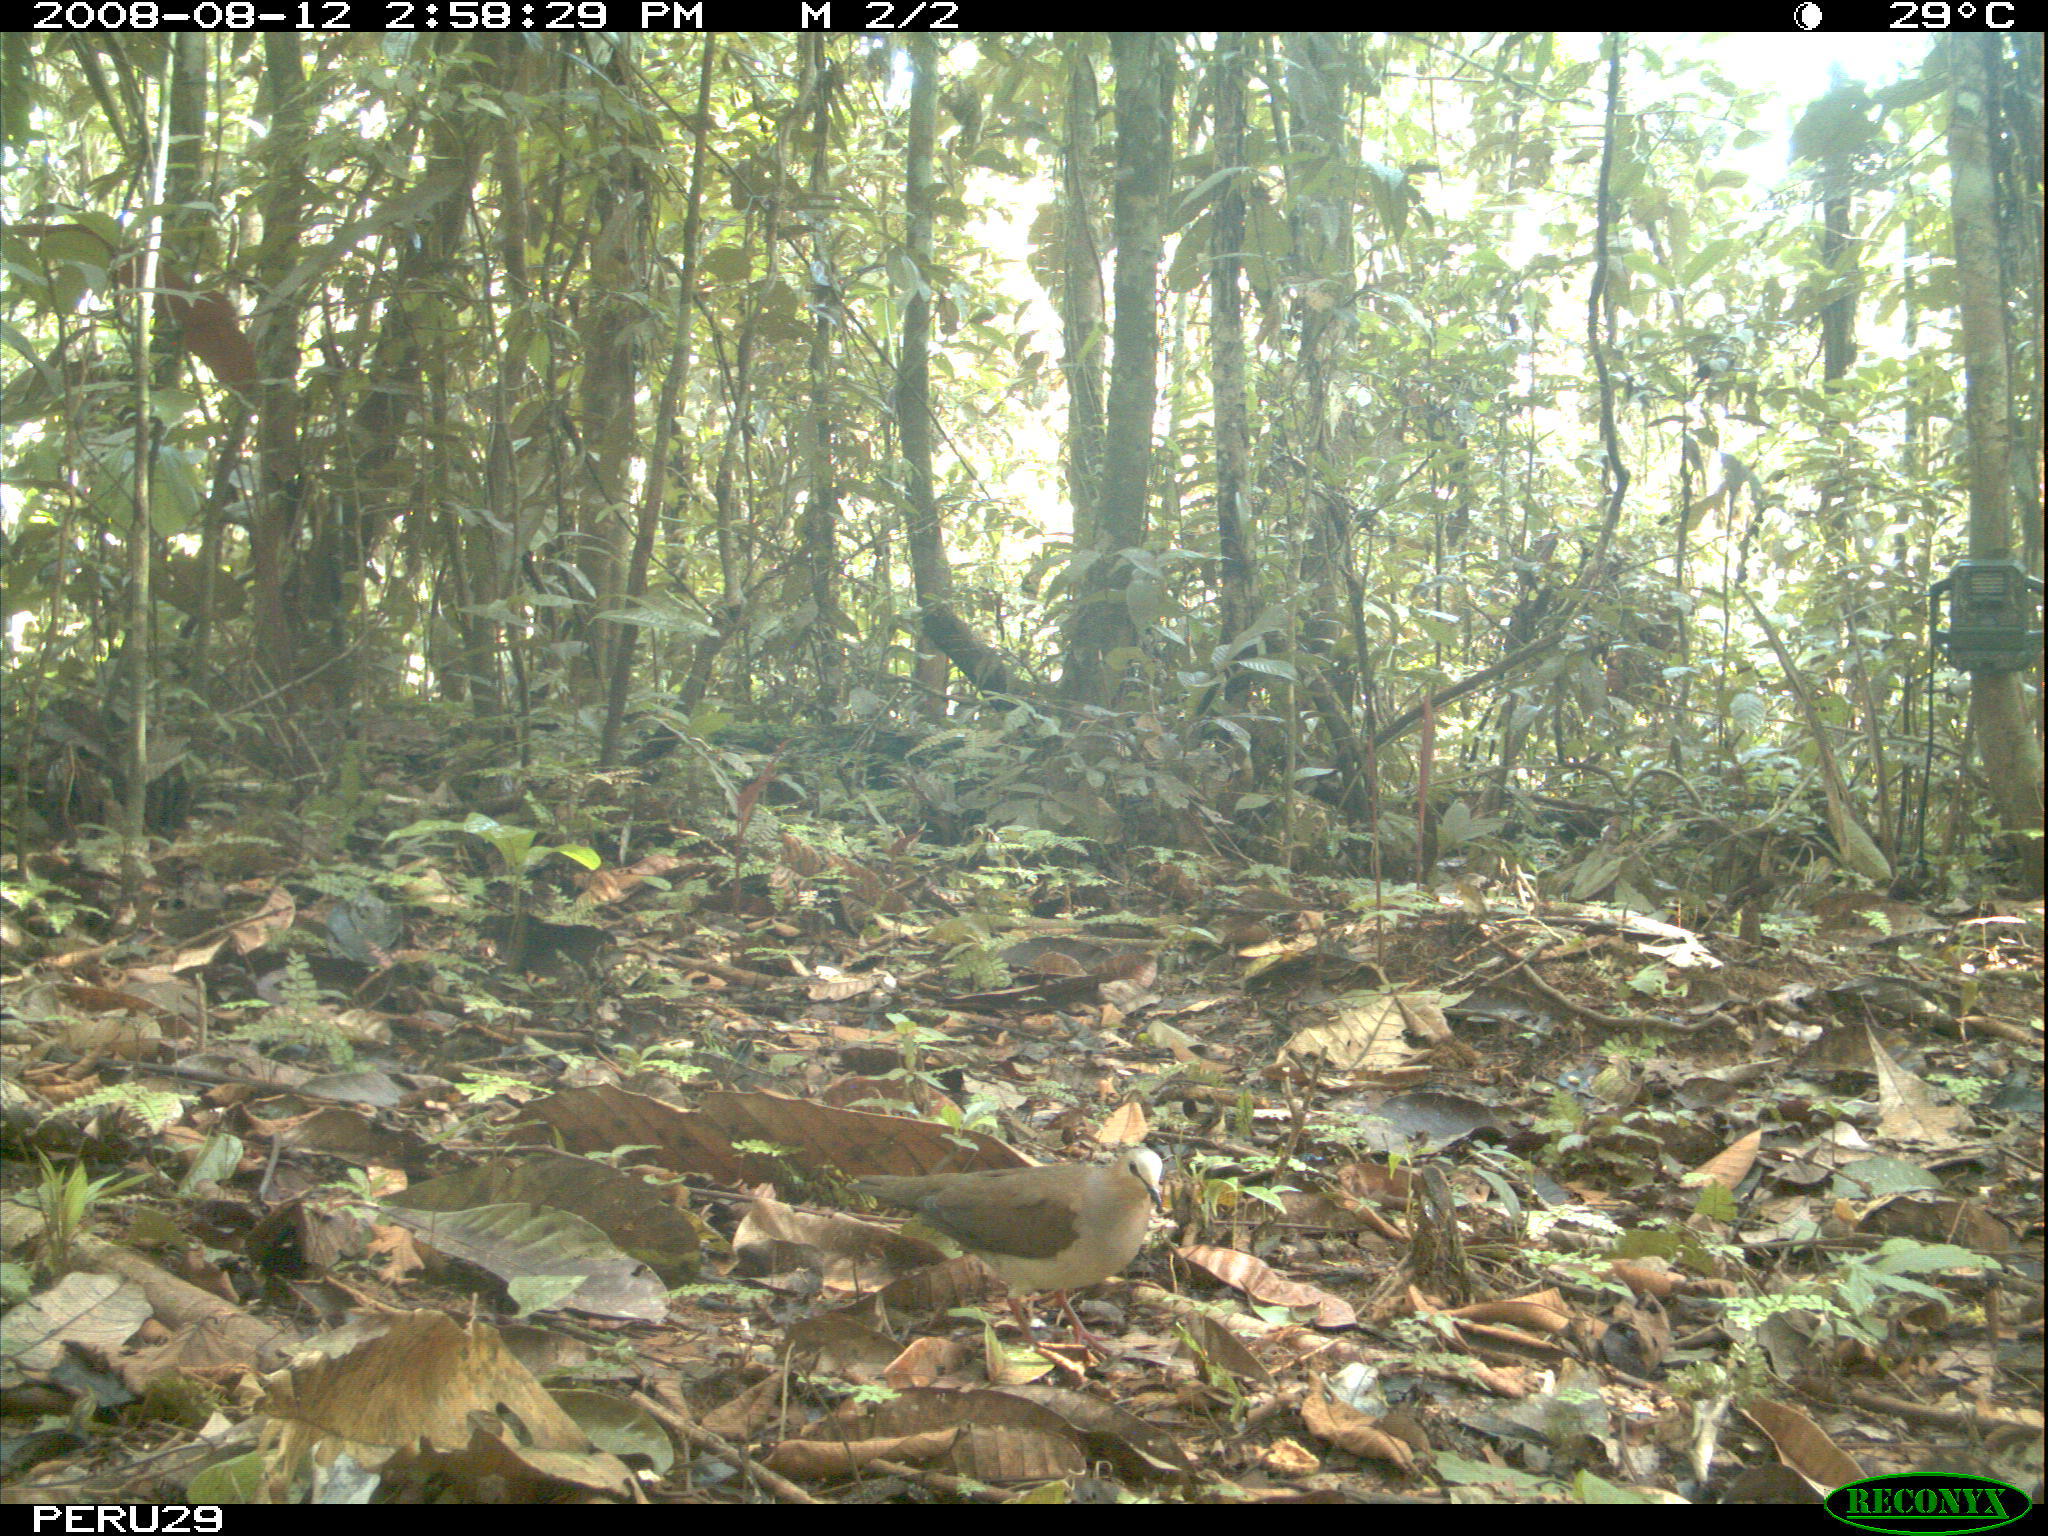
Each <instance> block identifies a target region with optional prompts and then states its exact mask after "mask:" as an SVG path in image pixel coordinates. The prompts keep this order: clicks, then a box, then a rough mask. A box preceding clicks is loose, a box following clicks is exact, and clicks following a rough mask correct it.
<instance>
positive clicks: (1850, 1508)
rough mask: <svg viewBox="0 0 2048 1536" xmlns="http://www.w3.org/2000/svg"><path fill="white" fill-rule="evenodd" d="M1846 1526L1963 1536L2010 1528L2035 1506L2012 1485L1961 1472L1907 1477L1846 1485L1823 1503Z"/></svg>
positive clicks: (1911, 1534) (1910, 1534)
mask: <svg viewBox="0 0 2048 1536" xmlns="http://www.w3.org/2000/svg"><path fill="white" fill-rule="evenodd" d="M1824 1502H1825V1503H1826V1505H1827V1511H1828V1513H1829V1514H1831V1515H1833V1516H1834V1517H1835V1518H1836V1519H1837V1520H1840V1521H1841V1522H1843V1523H1844V1524H1845V1525H1853V1526H1856V1527H1858V1528H1860V1529H1862V1530H1866V1531H1886V1532H1900V1533H1905V1536H1923V1533H1926V1532H1939V1533H1941V1536H1961V1533H1962V1532H1964V1531H1994V1530H1996V1529H1998V1527H1999V1526H2001V1525H2010V1524H2012V1522H2013V1521H2015V1520H2017V1519H2019V1518H2020V1516H2022V1515H2024V1514H2025V1513H2026V1512H2027V1511H2028V1510H2029V1509H2031V1508H2032V1507H2033V1504H2032V1501H2031V1500H2029V1499H2028V1498H2027V1496H2026V1495H2025V1494H2024V1493H2021V1492H2020V1491H2019V1489H2017V1488H2015V1487H2013V1486H2012V1484H2010V1483H1999V1482H1993V1481H1992V1480H1991V1479H1990V1478H1988V1477H1967V1476H1965V1475H1963V1474H1962V1473H1949V1472H1908V1473H1902V1474H1900V1475H1898V1476H1896V1477H1866V1478H1864V1479H1863V1480H1862V1481H1861V1482H1857V1483H1844V1484H1843V1485H1842V1486H1841V1487H1839V1488H1837V1489H1836V1490H1835V1491H1834V1492H1833V1493H1831V1494H1829V1495H1828V1496H1827V1499H1826V1500H1825V1501H1824Z"/></svg>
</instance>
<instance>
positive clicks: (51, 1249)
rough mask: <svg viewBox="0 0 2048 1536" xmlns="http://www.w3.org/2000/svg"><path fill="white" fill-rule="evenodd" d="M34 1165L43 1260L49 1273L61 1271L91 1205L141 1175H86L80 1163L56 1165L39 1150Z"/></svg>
mask: <svg viewBox="0 0 2048 1536" xmlns="http://www.w3.org/2000/svg"><path fill="white" fill-rule="evenodd" d="M36 1166H37V1169H38V1174H37V1179H36V1187H35V1191H34V1195H35V1202H36V1207H37V1209H39V1210H40V1211H41V1212H42V1213H43V1240H44V1249H43V1260H44V1264H45V1266H46V1267H47V1268H48V1269H49V1270H50V1271H51V1272H53V1273H56V1274H62V1273H63V1272H65V1271H66V1270H68V1269H69V1268H70V1267H71V1250H72V1248H73V1246H74V1245H75V1244H76V1243H77V1241H78V1234H79V1233H81V1232H83V1231H84V1230H85V1224H86V1222H87V1221H88V1220H90V1219H91V1216H92V1213H93V1210H94V1208H95V1207H97V1206H98V1205H99V1204H100V1202H101V1201H103V1200H107V1199H110V1198H112V1197H113V1196H115V1195H119V1194H122V1193H124V1192H126V1191H127V1190H131V1189H133V1188H135V1187H136V1186H137V1185H139V1184H141V1183H142V1182H143V1179H144V1176H143V1175H142V1174H114V1173H109V1174H103V1175H101V1176H100V1177H99V1178H96V1179H95V1178H90V1177H88V1176H87V1174H86V1171H85V1164H84V1163H82V1162H77V1163H73V1164H72V1165H71V1166H70V1167H69V1168H60V1167H59V1166H58V1165H57V1164H55V1163H53V1162H51V1161H50V1160H49V1159H48V1158H47V1157H45V1156H43V1154H42V1153H40V1152H38V1153H37V1154H36Z"/></svg>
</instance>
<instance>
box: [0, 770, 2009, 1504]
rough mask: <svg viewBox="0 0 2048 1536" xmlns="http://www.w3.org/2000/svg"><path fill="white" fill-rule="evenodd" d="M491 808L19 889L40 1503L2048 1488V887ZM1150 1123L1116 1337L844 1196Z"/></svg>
mask: <svg viewBox="0 0 2048 1536" xmlns="http://www.w3.org/2000/svg"><path fill="white" fill-rule="evenodd" d="M423 814H424V815H425V816H426V817H427V818H428V819H424V820H422V819H420V818H421V816H422V815H423ZM441 814H442V809H441V808H438V807H436V806H434V805H432V804H429V803H427V802H426V801H425V799H424V797H421V798H419V799H415V800H414V801H413V802H412V803H411V804H410V806H407V805H405V804H403V803H402V800H400V801H394V803H393V805H392V807H390V808H388V809H386V810H384V811H382V812H380V813H379V814H377V815H374V816H370V817H367V818H364V817H355V818H353V819H351V820H348V821H347V823H346V824H345V825H344V824H343V823H342V822H337V821H333V820H330V821H329V822H327V823H325V824H316V822H315V820H313V819H300V818H296V817H291V816H285V815H283V814H281V813H263V814H257V813H248V814H243V815H239V816H228V817H224V818H220V819H217V820H216V821H215V822H214V823H213V824H211V825H209V826H206V827H204V828H201V827H198V826H196V825H195V826H193V827H188V828H187V829H185V830H184V831H183V832H182V833H181V835H180V836H179V837H178V838H177V839H176V840H174V841H170V842H168V843H162V844H159V845H157V846H156V847H154V848H153V849H152V851H151V854H150V857H149V861H148V867H147V870H146V873H145V874H144V875H143V876H142V878H140V879H139V880H130V881H126V882H124V881H123V880H122V879H121V878H120V861H119V858H118V856H117V854H116V852H115V850H114V848H113V845H112V844H111V843H110V842H108V841H106V840H101V841H99V842H96V843H95V842H87V841H81V840H77V839H73V840H70V841H67V842H64V843H61V844H59V845H56V846H53V847H50V848H47V849H45V850H43V851H41V852H38V853H34V854H32V855H30V856H28V857H26V858H25V860H24V861H23V863H22V864H21V866H20V867H19V868H18V869H16V870H13V871H10V873H9V876H8V879H9V881H10V882H19V883H10V885H9V888H8V891H7V896H8V901H7V905H6V908H5V910H4V912H0V963H4V977H0V979H4V981H5V984H6V997H7V1018H6V1023H5V1035H4V1041H0V1044H4V1055H0V1092H4V1110H5V1137H6V1144H5V1150H6V1157H7V1165H6V1172H7V1189H8V1200H9V1203H8V1205H7V1207H6V1214H7V1220H6V1223H5V1233H6V1237H5V1258H6V1264H5V1272H6V1277H7V1285H6V1295H5V1300H6V1302H7V1304H8V1306H9V1308H10V1310H9V1311H8V1313H7V1316H6V1323H7V1329H6V1332H7V1347H6V1357H5V1365H6V1373H7V1380H6V1392H5V1400H6V1404H7V1413H8V1425H9V1435H8V1438H7V1442H6V1452H5V1463H4V1465H0V1473H4V1475H5V1477H6V1479H7V1482H8V1484H9V1488H8V1490H7V1493H6V1497H7V1499H8V1500H9V1501H10V1502H48V1501H66V1502H77V1501H89V1502H97V1503H114V1504H132V1503H155V1502H162V1501H172V1502H186V1501H189V1502H197V1503H221V1502H239V1501H244V1500H258V1499H294V1500H303V1499H308V1498H311V1499H316V1500H321V1501H334V1502H348V1501H351V1500H360V1499H366V1498H374V1499H376V1500H379V1501H382V1500H407V1501H410V1500H455V1501H480V1502H494V1501H525V1500H535V1499H552V1500H570V1501H590V1500H596V1501H618V1502H653V1503H672V1502H698V1503H714V1504H715V1503H747V1502H755V1501H778V1502H798V1503H802V1502H812V1501H818V1502H839V1501H860V1502H875V1501H890V1500H900V1501H947V1502H952V1501H1028V1502H1064V1501H1067V1500H1070V1499H1084V1498H1085V1499H1097V1500H1099V1499H1104V1498H1117V1497H1122V1498H1147V1499H1160V1500H1204V1501H1211V1502H1235V1501H1243V1502H1289V1501H1294V1502H1314V1501H1328V1502H1341V1501H1355V1500H1367V1501H1373V1502H1404V1503H1405V1502H1421V1503H1433V1502H1450V1501H1457V1502H1574V1503H1579V1502H1584V1503H1595V1502H1603V1503H1612V1502H1648V1503H1671V1502H1780V1501H1793V1502H1799V1501H1805V1502H1812V1501H1817V1500H1818V1499H1819V1498H1820V1497H1821V1496H1822V1495H1823V1494H1824V1493H1825V1492H1826V1491H1828V1490H1830V1489H1832V1488H1835V1487H1837V1486H1839V1485H1841V1484H1843V1483H1847V1482H1850V1481H1854V1480H1856V1479H1858V1478H1863V1477H1869V1476H1875V1475H1883V1474H1892V1473H1904V1472H1927V1471H1938V1472H1945V1473H1953V1474H1965V1475H1968V1476H1972V1477H1976V1478H1992V1479H1998V1480H2002V1481H2004V1482H2007V1483H2017V1484H2019V1485H2020V1486H2022V1487H2023V1488H2028V1489H2033V1488H2037V1487H2038V1479H2039V1477H2040V1458H2041V1431H2042V1397H2041V1389H2042V1354H2041V1330H2042V1302H2041V1297H2042V1292H2041V1278H2042V1272H2041V1235H2042V1187H2043V1161H2042V1098H2041V1069H2042V985H2041V960H2042V948H2043V925H2042V908H2041V904H2040V903H2039V902H2030V903H2022V902H2006V901H1998V900H1994V899H1980V900H1975V901H1971V902H1968V903H1963V902H1955V903H1950V904H1947V905H1940V904H1934V903H1928V904H1924V905H1913V904H1909V903H1905V902H1901V901H1897V900H1892V899H1889V898H1886V897H1884V896H1882V895H1874V894H1861V893H1858V892H1856V891H1854V890H1853V889H1850V888H1848V887H1846V886H1839V885H1838V886H1834V887H1831V888H1828V889H1826V890H1825V891H1823V890H1821V889H1820V888H1818V887H1812V888H1808V889H1806V890H1804V891H1802V892H1801V893H1800V895H1799V897H1798V898H1797V902H1796V903H1795V902H1791V901H1788V902H1783V903H1780V904H1779V905H1778V906H1777V907H1776V908H1775V909H1774V910H1773V911H1772V912H1771V913H1770V914H1769V915H1768V916H1767V917H1766V918H1765V919H1764V920H1763V921H1762V922H1761V924H1760V925H1758V926H1756V927H1755V928H1754V929H1753V931H1751V933H1750V935H1749V936H1748V937H1738V936H1737V934H1736V933H1734V932H1720V931H1701V932H1696V931H1692V930H1691V929H1689V928H1687V927H1684V926H1680V925H1678V924H1676V923H1674V922H1671V921H1669V920H1668V917H1669V916H1670V914H1668V913H1667V914H1662V915H1658V914H1648V913H1644V912H1640V911H1629V910H1625V909H1624V908H1622V907H1620V906H1616V905H1609V904H1603V903H1601V902H1597V901H1576V902H1574V901H1565V900H1558V899H1546V898H1543V897H1541V896H1539V895H1538V894H1537V893H1536V892H1535V891H1533V890H1531V889H1528V888H1527V887H1526V886H1524V887H1523V888H1519V889H1517V888H1508V887H1503V886H1501V885H1498V884H1496V885H1488V884H1487V883H1485V882H1481V881H1477V880H1474V879H1470V878H1464V877H1460V876H1458V875H1456V873H1455V872H1450V873H1446V874H1445V875H1443V876H1442V877H1441V878H1440V879H1439V880H1438V881H1437V882H1435V883H1434V884H1433V885H1423V886H1418V885H1416V884H1412V883H1411V884H1394V883H1391V882H1384V881H1382V882H1378V883H1374V882H1371V881H1367V880H1359V879H1347V880H1337V879H1333V878H1330V877H1327V876H1313V877H1312V876H1305V875H1298V874H1289V873H1288V872H1286V871H1284V870H1280V869H1276V868H1273V867H1271V866H1258V867H1245V866H1242V865H1233V864H1231V863H1230V862H1228V861H1225V860H1220V859H1218V858H1215V857H1212V856H1204V857H1201V858H1196V857H1192V856H1190V857H1188V858H1185V859H1182V860H1172V859H1158V860H1153V861H1152V862H1150V863H1149V864H1146V863H1144V862H1142V861H1137V860H1126V861H1121V862H1120V861H1118V860H1116V859H1114V858H1112V857H1110V856H1109V855H1108V854H1106V853H1105V854H1100V855H1099V856H1096V857H1093V858H1090V857H1088V856H1087V855H1086V854H1085V851H1083V852H1077V851H1076V847H1075V845H1073V844H1071V843H1070V842H1069V841H1067V840H1058V839H1055V840H1052V841H1051V842H1047V841H1044V840H1034V839H1032V838H1030V837H1008V838H1004V837H986V838H983V839H982V840H981V841H980V842H979V844H978V845H976V846H975V847H974V848H973V849H972V850H969V851H963V850H962V849H961V848H957V847H956V848H948V849H937V848H932V847H929V846H926V845H923V844H920V843H919V842H917V841H916V839H914V838H912V837H909V836H902V835H897V834H895V833H893V832H878V831H876V830H875V829H873V828H869V829H867V830H866V831H864V832H861V831H854V830H850V829H849V826H848V825H847V824H844V823H833V822H829V821H823V820H819V819H816V818H807V817H805V816H803V815H800V814H798V813H797V812H795V811H794V810H789V809H786V808H785V809H781V810H777V809H771V808H770V807H767V806H764V805H758V804H755V803H753V802H752V801H745V802H744V803H741V804H739V805H738V806H737V814H736V815H735V816H734V817H732V818H729V819H728V821H727V823H726V825H727V830H726V831H725V832H723V833H721V834H711V833H707V832H703V831H699V830H697V829H696V828H694V827H692V826H689V825H685V824H682V823H679V822H676V821H673V820H671V821H670V822H669V823H667V824H666V825H655V824H652V823H642V830H641V832H640V833H639V834H638V836H637V839H633V840H629V839H627V838H625V837H623V836H620V837H617V838H614V839H612V840H610V841H608V842H606V844H605V849H606V851H605V853H604V854H603V855H602V856H600V855H599V854H598V853H597V852H596V851H594V850H593V849H591V848H588V847H584V846H582V845H580V844H578V843H577V842H576V841H575V839H574V838H573V837H570V836H562V835H558V834H548V835H538V834H534V833H531V832H528V831H525V830H523V829H522V827H521V826H520V822H521V821H522V813H520V812H517V811H515V812H512V813H510V814H502V815H501V816H500V817H499V818H498V819H495V820H468V819H465V818H464V816H463V814H462V811H461V809H460V808H457V809H455V810H454V811H453V812H452V813H450V814H448V815H447V816H446V819H441V820H436V819H433V818H434V817H436V816H439V815H441ZM523 819H527V820H536V819H537V818H535V817H533V816H532V815H531V807H530V806H529V807H528V808H527V811H526V813H524V818H523ZM464 829H466V830H464ZM591 841H592V842H597V841H598V839H596V838H592V839H591ZM631 841H637V843H638V846H637V847H634V846H629V842H631ZM1125 864H1128V865H1129V866H1130V867H1125ZM592 866H594V867H592ZM1136 1143H1145V1144H1147V1145H1150V1146H1151V1147H1152V1148H1153V1149H1154V1150H1156V1151H1157V1152H1159V1153H1160V1154H1161V1156H1162V1157H1164V1158H1165V1160H1166V1164H1167V1177H1166V1183H1165V1200H1164V1210H1163V1212H1162V1214H1161V1216H1160V1218H1159V1219H1158V1220H1157V1221H1156V1222H1155V1230H1154V1233H1153V1236H1152V1240H1151V1241H1150V1242H1149V1243H1148V1245H1147V1246H1146V1247H1145V1248H1144V1249H1143V1250H1141V1252H1140V1254H1139V1256H1138V1257H1137V1259H1136V1260H1134V1261H1133V1262H1132V1263H1131V1264H1130V1265H1129V1266H1128V1268H1127V1269H1126V1271H1125V1273H1124V1274H1123V1275H1122V1276H1120V1277H1118V1278H1116V1279H1114V1280H1111V1281H1109V1282H1108V1283H1106V1284H1104V1285H1101V1286H1098V1287H1096V1288H1095V1289H1094V1291H1093V1292H1092V1293H1091V1294H1090V1295H1089V1297H1088V1299H1086V1300H1085V1301H1084V1302H1083V1303H1082V1316H1083V1317H1084V1319H1085V1320H1086V1321H1087V1322H1088V1324H1089V1326H1090V1328H1091V1330H1092V1331H1093V1332H1095V1333H1096V1334H1098V1335H1100V1336H1101V1337H1102V1338H1103V1339H1104V1340H1105V1341H1106V1347H1104V1348H1101V1349H1095V1350H1084V1349H1081V1348H1078V1347H1076V1346H1073V1345H1070V1344H1067V1343H1065V1342H1064V1337H1065V1335H1064V1332H1063V1331H1055V1330H1052V1329H1051V1328H1050V1327H1049V1325H1048V1330H1047V1332H1046V1334H1045V1335H1044V1336H1043V1337H1042V1338H1040V1339H1037V1340H1032V1339H1027V1338H1024V1337H1022V1336H1020V1334H1019V1333H1018V1331H1017V1327H1016V1325H1015V1323H1014V1322H1013V1321H1012V1320H1011V1318H1010V1315H1009V1314H1008V1313H1007V1312H1006V1311H1004V1310H1002V1309H1001V1308H1000V1307H998V1306H995V1305H993V1302H994V1300H995V1299H996V1296H997V1295H998V1294H999V1292H994V1291H991V1289H990V1277H989V1276H988V1275H987V1274H986V1272H984V1271H982V1270H981V1268H980V1267H979V1265H978V1264H977V1263H976V1262H975V1261H973V1260H972V1259H962V1258H952V1259H949V1258H947V1257H946V1253H945V1251H942V1250H941V1249H938V1248H935V1247H934V1246H933V1245H932V1243H931V1242H930V1241H928V1240H926V1239H925V1238H922V1237H917V1236H915V1235H914V1234H913V1235H912V1236H910V1237H897V1236H893V1235H892V1234H891V1233H890V1231H888V1230H886V1229H890V1228H894V1227H895V1226H896V1224H897V1223H896V1219H895V1217H894V1215H891V1214H887V1213H876V1212H875V1211H873V1210H871V1209H868V1208H866V1203H865V1202H863V1201H861V1200H859V1199H858V1198H857V1197H855V1196H854V1195H852V1194H851V1193H850V1192H849V1190H848V1184H849V1181H850V1180H852V1179H853V1178H855V1177H857V1176H860V1175H863V1174H870V1173H904V1172H928V1171H932V1170H952V1169H962V1168H978V1167H1000V1166H1009V1165H1014V1164H1017V1163H1020V1162H1024V1161H1034V1162H1055V1161H1079V1160H1085V1159H1088V1158H1092V1157H1098V1156H1104V1155H1108V1154H1109V1153H1110V1152H1112V1151H1113V1150H1114V1149H1117V1148H1121V1147H1126V1146H1129V1145H1133V1144H1136Z"/></svg>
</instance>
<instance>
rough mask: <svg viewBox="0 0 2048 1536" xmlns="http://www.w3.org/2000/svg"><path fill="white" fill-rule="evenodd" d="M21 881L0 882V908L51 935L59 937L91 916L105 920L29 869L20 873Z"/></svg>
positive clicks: (100, 913) (63, 889) (67, 892)
mask: <svg viewBox="0 0 2048 1536" xmlns="http://www.w3.org/2000/svg"><path fill="white" fill-rule="evenodd" d="M22 874H23V878H22V879H21V881H19V882H16V881H13V880H0V907H5V908H6V909H7V910H9V911H11V912H14V913H15V914H17V915H18V916H19V917H21V918H22V919H23V920H24V921H25V922H34V923H36V924H38V925H40V926H41V927H43V928H45V929H47V930H48V931H49V932H50V933H51V934H53V935H62V934H63V933H65V932H66V931H67V930H69V929H70V927H71V925H72V924H73V923H75V922H77V921H78V919H79V918H80V917H81V916H84V915H86V914H88V913H89V914H91V915H92V916H94V917H105V916H106V915H107V914H106V913H105V912H103V911H102V910H101V909H100V908H98V907H95V906H93V905H91V904H90V903H89V902H83V901H79V900H76V899H75V898H74V897H73V896H72V894H71V892H70V891H68V890H66V889H65V888H64V887H63V886H61V885H58V884H57V883H56V882H54V881H51V880H45V879H44V878H43V877H42V876H41V875H39V874H37V873H36V871H35V870H34V868H33V867H29V868H26V869H24V870H23V872H22Z"/></svg>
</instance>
